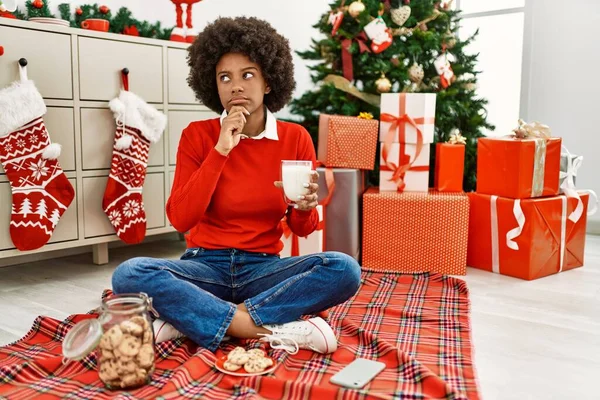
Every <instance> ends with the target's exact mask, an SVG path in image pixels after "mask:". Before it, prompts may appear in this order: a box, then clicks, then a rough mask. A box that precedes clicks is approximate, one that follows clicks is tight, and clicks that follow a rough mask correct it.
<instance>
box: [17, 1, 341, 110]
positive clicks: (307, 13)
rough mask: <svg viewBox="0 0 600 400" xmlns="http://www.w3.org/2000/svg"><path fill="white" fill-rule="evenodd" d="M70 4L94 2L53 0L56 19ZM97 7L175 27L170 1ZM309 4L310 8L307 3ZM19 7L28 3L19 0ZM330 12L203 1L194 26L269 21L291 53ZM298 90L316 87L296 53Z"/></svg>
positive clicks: (314, 5) (295, 5)
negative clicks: (221, 21) (241, 18)
mask: <svg viewBox="0 0 600 400" xmlns="http://www.w3.org/2000/svg"><path fill="white" fill-rule="evenodd" d="M61 3H69V4H71V8H72V11H73V10H74V9H75V8H76V7H77V6H78V5H81V4H90V3H94V0H89V1H73V0H52V1H51V11H52V12H54V13H55V14H56V15H57V16H58V15H59V14H58V5H59V4H61ZM97 3H98V4H101V5H102V4H104V5H107V6H108V7H109V8H110V9H111V11H112V12H113V13H114V12H116V11H117V10H118V9H119V8H120V7H123V6H125V7H127V8H129V10H131V12H132V13H133V15H134V16H135V17H136V18H137V19H140V20H148V21H161V23H162V24H163V25H166V26H174V25H175V6H174V5H173V4H172V3H171V2H170V1H169V0H100V1H97ZM307 3H310V6H309V5H308V4H307ZM17 4H18V6H19V7H20V8H23V7H24V5H25V0H18V1H17ZM150 5H151V6H150ZM327 10H329V0H310V2H306V1H283V0H203V1H202V2H200V3H197V4H195V5H194V9H193V13H192V15H193V24H194V28H195V29H196V30H198V31H200V30H202V29H203V28H204V27H205V26H206V25H207V24H208V23H209V22H211V21H214V20H215V19H216V18H217V17H219V16H222V17H235V16H248V17H257V18H261V19H264V20H266V21H268V22H269V23H270V24H271V25H273V27H274V28H275V29H277V30H278V31H279V33H281V34H282V35H283V36H285V37H286V38H287V39H289V41H290V45H291V47H292V50H307V49H308V48H309V46H310V43H311V38H313V37H317V35H319V33H318V31H317V30H316V29H314V28H312V26H313V25H314V24H315V23H316V22H317V21H318V20H319V17H320V16H321V14H323V13H324V12H325V11H327ZM294 60H295V66H296V69H295V76H296V83H297V87H296V91H295V93H294V97H299V96H300V95H301V94H302V93H304V92H305V91H307V90H309V89H310V88H312V87H313V85H312V82H311V80H310V75H309V71H308V69H307V67H306V65H307V63H306V62H305V61H304V60H302V59H301V58H300V57H298V56H296V55H295V54H294ZM278 116H279V117H282V118H284V117H289V116H290V114H289V113H288V112H287V111H286V110H282V111H281V112H280V113H278Z"/></svg>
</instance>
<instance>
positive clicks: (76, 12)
mask: <svg viewBox="0 0 600 400" xmlns="http://www.w3.org/2000/svg"><path fill="white" fill-rule="evenodd" d="M75 14H77V15H82V14H83V10H82V9H81V8H77V9H75Z"/></svg>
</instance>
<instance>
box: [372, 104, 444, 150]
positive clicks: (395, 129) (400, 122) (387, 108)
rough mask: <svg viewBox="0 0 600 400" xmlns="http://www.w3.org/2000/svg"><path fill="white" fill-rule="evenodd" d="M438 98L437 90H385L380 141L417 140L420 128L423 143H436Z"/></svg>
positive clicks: (408, 141) (405, 141) (411, 141)
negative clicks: (393, 91) (435, 130)
mask: <svg viewBox="0 0 600 400" xmlns="http://www.w3.org/2000/svg"><path fill="white" fill-rule="evenodd" d="M435 101H436V95H435V94H434V93H383V94H382V95H381V103H380V106H381V116H380V120H381V124H380V126H379V128H380V129H379V141H380V142H385V141H386V140H389V142H393V143H400V142H403V143H417V128H418V129H419V130H420V131H421V133H422V136H423V143H433V133H434V128H435ZM388 138H389V139H388Z"/></svg>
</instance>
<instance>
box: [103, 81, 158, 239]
mask: <svg viewBox="0 0 600 400" xmlns="http://www.w3.org/2000/svg"><path fill="white" fill-rule="evenodd" d="M109 105H110V109H111V110H112V111H113V113H114V116H115V120H116V121H117V131H116V134H115V141H114V146H113V156H112V163H111V166H110V176H109V177H108V183H107V184H106V190H105V192H104V198H103V199H102V209H103V210H104V212H105V213H106V215H107V216H108V219H109V220H110V223H111V224H112V226H113V227H114V228H115V232H116V233H117V236H119V238H121V240H122V241H124V242H125V243H130V244H133V243H140V242H141V241H142V240H143V239H144V237H145V236H146V212H145V211H144V203H143V201H142V186H143V185H144V180H145V178H146V166H147V164H148V151H149V150H150V142H152V143H156V142H158V140H159V139H160V136H161V135H162V132H163V130H164V129H165V125H166V123H167V118H166V116H165V115H164V114H163V113H161V112H160V111H158V110H156V109H155V108H154V107H152V106H150V105H148V104H147V103H146V102H145V101H144V100H142V99H141V98H139V97H138V96H136V95H135V94H133V93H131V92H129V91H126V90H122V91H121V94H120V95H119V97H117V98H116V99H113V100H112V101H111V102H110V104H109Z"/></svg>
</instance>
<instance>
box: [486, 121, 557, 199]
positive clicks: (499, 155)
mask: <svg viewBox="0 0 600 400" xmlns="http://www.w3.org/2000/svg"><path fill="white" fill-rule="evenodd" d="M519 123H520V127H519V128H518V129H517V130H516V131H515V132H516V133H517V134H516V135H515V136H508V137H496V138H481V139H479V141H478V143H477V193H484V194H491V195H496V196H501V197H509V198H513V199H527V198H532V197H542V196H556V195H557V194H558V185H559V175H560V153H561V144H562V140H561V139H560V138H552V137H550V132H549V128H548V127H547V126H545V125H541V124H538V123H533V124H525V123H524V122H523V121H522V120H520V121H519Z"/></svg>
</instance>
